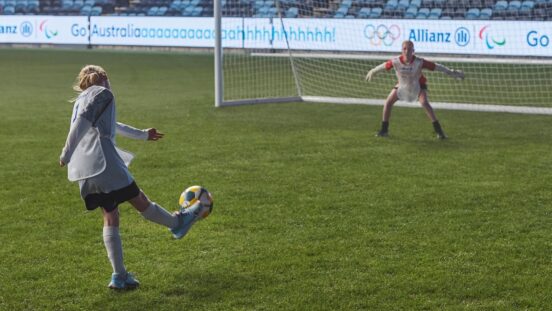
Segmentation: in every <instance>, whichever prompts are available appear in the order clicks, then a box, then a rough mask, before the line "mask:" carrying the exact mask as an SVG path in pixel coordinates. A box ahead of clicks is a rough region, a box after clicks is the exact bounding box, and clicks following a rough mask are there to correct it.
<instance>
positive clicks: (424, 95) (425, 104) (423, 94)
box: [418, 90, 437, 122]
mask: <svg viewBox="0 0 552 311" xmlns="http://www.w3.org/2000/svg"><path fill="white" fill-rule="evenodd" d="M418 101H419V102H420V104H421V105H422V107H423V108H424V110H425V112H426V114H427V116H428V118H429V119H431V122H435V121H437V117H435V112H433V107H431V105H430V104H429V99H428V96H427V92H426V91H425V90H421V91H420V96H419V97H418Z"/></svg>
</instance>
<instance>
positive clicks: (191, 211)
mask: <svg viewBox="0 0 552 311" xmlns="http://www.w3.org/2000/svg"><path fill="white" fill-rule="evenodd" d="M203 209H204V207H203V204H201V203H200V202H196V203H195V204H194V205H192V206H190V207H188V208H186V209H183V210H181V211H180V212H178V213H177V216H178V226H176V227H175V228H172V229H169V230H170V231H171V232H172V234H173V237H174V238H175V239H182V238H183V237H184V236H185V235H186V233H188V231H189V230H190V228H191V227H192V225H193V224H194V223H195V222H196V221H197V220H198V219H199V218H200V217H199V215H200V214H201V212H202V211H203Z"/></svg>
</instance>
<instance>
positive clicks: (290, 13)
mask: <svg viewBox="0 0 552 311" xmlns="http://www.w3.org/2000/svg"><path fill="white" fill-rule="evenodd" d="M298 15H299V9H298V8H297V7H291V8H289V9H287V11H286V17H287V18H296V17H297V16H298Z"/></svg>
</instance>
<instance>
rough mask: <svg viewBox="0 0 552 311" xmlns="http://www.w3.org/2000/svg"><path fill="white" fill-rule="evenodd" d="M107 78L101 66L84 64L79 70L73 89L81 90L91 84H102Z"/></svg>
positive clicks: (104, 83)
mask: <svg viewBox="0 0 552 311" xmlns="http://www.w3.org/2000/svg"><path fill="white" fill-rule="evenodd" d="M107 80H108V79H107V72H106V71H105V70H104V69H103V68H102V67H100V66H97V65H86V66H84V67H83V68H82V69H81V71H80V72H79V75H78V76H77V79H76V82H75V84H74V85H73V89H74V90H75V91H77V92H82V91H84V90H86V89H87V88H89V87H91V86H93V85H101V86H104V85H106V82H107Z"/></svg>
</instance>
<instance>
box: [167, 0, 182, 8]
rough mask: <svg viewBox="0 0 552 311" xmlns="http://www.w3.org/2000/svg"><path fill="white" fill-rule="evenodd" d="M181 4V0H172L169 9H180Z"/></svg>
mask: <svg viewBox="0 0 552 311" xmlns="http://www.w3.org/2000/svg"><path fill="white" fill-rule="evenodd" d="M180 5H182V1H180V0H174V1H173V2H171V4H170V5H169V9H173V10H180Z"/></svg>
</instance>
